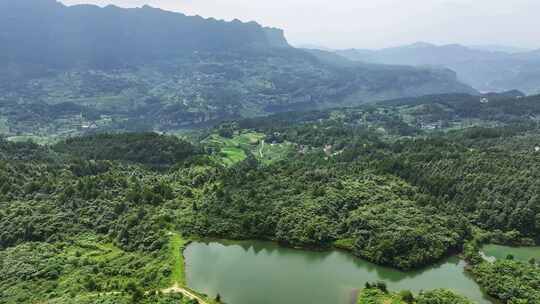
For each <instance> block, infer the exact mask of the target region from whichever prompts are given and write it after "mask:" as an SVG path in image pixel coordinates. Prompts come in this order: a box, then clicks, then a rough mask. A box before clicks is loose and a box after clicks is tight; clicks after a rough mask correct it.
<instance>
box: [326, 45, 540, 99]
mask: <svg viewBox="0 0 540 304" xmlns="http://www.w3.org/2000/svg"><path fill="white" fill-rule="evenodd" d="M336 53H337V54H340V55H342V56H344V57H346V58H349V59H351V60H357V61H362V62H367V63H379V64H403V65H412V66H424V65H430V66H444V67H447V68H450V69H452V70H454V71H456V72H457V74H458V78H459V79H460V80H461V81H463V82H465V83H467V84H469V85H471V86H473V87H474V88H476V89H478V90H480V91H505V90H511V89H519V90H521V91H523V92H525V93H527V94H538V93H540V56H539V53H538V51H522V52H518V53H505V52H501V51H488V50H481V49H475V48H470V47H466V46H462V45H459V44H449V45H434V44H430V43H415V44H412V45H407V46H401V47H395V48H386V49H381V50H362V49H349V50H340V51H336Z"/></svg>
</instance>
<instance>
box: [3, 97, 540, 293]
mask: <svg viewBox="0 0 540 304" xmlns="http://www.w3.org/2000/svg"><path fill="white" fill-rule="evenodd" d="M432 98H435V99H437V98H441V100H444V98H445V97H444V96H440V97H437V98H436V97H432ZM453 98H455V97H453ZM468 98H469V97H468ZM470 98H472V97H470ZM505 98H506V102H504V100H505V99H504V98H503V97H501V99H500V102H494V103H491V101H490V103H489V109H490V110H489V111H486V112H485V113H490V115H487V114H486V115H484V114H482V113H484V112H483V111H484V110H478V111H477V110H468V111H464V112H463V113H462V114H459V115H458V114H457V113H461V112H460V110H459V106H455V105H456V104H457V105H460V103H459V102H458V103H446V104H445V103H444V102H442V101H441V104H440V105H441V106H443V105H444V106H447V107H448V111H450V112H451V113H452V116H451V117H452V120H451V123H449V124H447V125H446V126H444V124H443V125H441V126H440V127H437V128H425V126H424V127H423V126H422V125H418V124H417V123H416V122H417V121H418V119H421V118H422V117H425V115H431V114H430V112H429V111H427V110H426V111H427V112H426V111H411V109H417V108H418V107H419V106H429V105H430V104H429V103H428V104H424V102H425V101H424V100H426V99H418V100H416V101H407V102H403V101H401V102H393V104H396V105H391V104H384V105H377V106H374V105H369V106H363V107H357V108H347V109H334V110H325V111H314V112H301V113H281V114H276V115H273V116H269V117H265V118H255V119H247V120H240V121H231V122H228V123H225V124H221V125H220V126H218V127H216V128H211V129H208V130H205V131H202V132H196V133H194V134H186V135H185V136H184V139H179V138H177V137H174V136H170V135H158V134H152V133H143V134H100V135H93V136H89V137H82V138H72V139H68V140H65V141H61V142H59V143H57V144H55V145H52V146H50V145H49V146H39V145H36V144H31V143H24V142H23V143H13V142H10V141H6V140H2V141H1V142H0V157H1V161H0V216H1V218H2V221H1V222H0V225H1V227H0V231H1V233H0V248H1V249H0V264H1V265H2V267H1V268H0V269H2V270H1V271H0V284H1V287H2V288H1V289H0V299H2V300H1V301H0V302H2V303H13V302H16V301H19V302H21V301H22V302H34V301H39V300H43V299H50V300H51V301H56V302H58V303H62V302H63V301H66V299H68V298H70V297H71V298H73V297H75V298H76V299H78V300H80V301H81V302H84V301H90V300H89V299H91V298H92V297H93V296H95V295H96V293H101V294H102V296H104V297H106V298H107V297H108V298H109V300H111V299H114V298H118V299H117V300H118V301H120V302H122V301H128V300H129V299H131V300H134V301H138V302H144V301H150V300H151V298H149V297H150V295H151V294H147V293H145V291H149V290H159V289H163V288H165V287H167V286H170V282H171V280H172V279H171V278H172V277H178V275H177V274H174V271H177V270H174V269H175V268H173V266H171V265H172V264H171V259H172V258H171V257H170V254H169V252H171V251H170V250H171V248H178V247H177V246H178V245H175V244H178V241H174V240H176V239H175V238H174V237H171V235H172V236H175V235H177V234H176V233H181V234H182V235H183V236H184V237H190V236H193V237H221V238H227V239H262V240H273V241H276V242H279V243H280V244H282V245H285V246H295V247H305V248H319V249H320V248H323V249H324V248H331V247H338V248H342V249H344V250H348V251H350V252H352V253H353V254H355V255H356V256H358V257H359V258H363V259H367V260H369V261H372V262H374V263H378V264H382V265H388V266H391V267H396V268H400V269H404V270H410V269H416V268H419V267H422V266H425V265H431V264H433V263H434V262H436V261H439V260H441V259H442V258H444V257H445V256H447V255H449V254H452V253H456V252H462V251H463V248H465V249H466V250H465V256H466V257H467V259H468V260H469V261H471V265H475V266H474V267H473V268H472V269H471V273H472V274H473V276H474V277H475V278H476V279H477V280H478V282H479V283H480V284H481V285H482V286H485V287H486V289H487V291H488V292H489V294H490V295H492V296H494V297H497V298H499V299H501V300H503V301H504V303H521V302H516V301H517V300H522V301H525V302H523V303H536V302H535V301H536V299H538V293H537V292H536V290H538V288H537V287H538V285H537V282H538V279H539V278H538V266H537V265H536V263H535V262H531V263H530V264H528V263H522V262H518V261H498V262H496V263H490V262H483V261H482V258H481V257H480V258H479V257H478V250H479V247H478V244H479V243H482V242H495V243H499V244H511V245H518V244H519V245H522V244H528V245H530V244H533V243H535V242H538V240H539V237H540V202H539V201H538V189H539V184H538V180H539V176H538V172H540V170H539V169H540V168H538V164H539V163H540V152H539V151H540V137H539V136H538V131H539V129H538V124H537V123H535V122H536V121H537V120H536V116H535V113H536V111H537V110H536V103H535V101H534V100H535V99H534V98H531V99H525V100H524V101H523V102H522V103H516V104H514V106H513V107H511V109H512V111H510V110H508V109H509V108H507V103H509V102H513V100H515V98H510V99H508V97H505ZM494 100H495V99H494ZM475 102H478V103H480V102H479V101H475ZM465 105H467V103H466V102H464V103H463V104H461V106H465ZM482 105H484V104H482ZM471 106H472V105H471ZM518 106H519V107H518ZM427 109H428V110H429V109H430V108H429V107H428V108H427ZM513 111H517V112H513ZM523 111H526V112H527V113H530V114H531V115H529V116H525V117H524V116H522V115H521V114H515V113H522V112H523ZM464 113H468V114H467V115H465V114H464ZM497 113H502V114H504V115H499V114H497ZM454 115H455V116H454ZM471 118H474V120H472V123H474V124H476V126H474V127H470V126H469V125H468V124H466V123H464V121H469V123H471V120H470V119H471ZM518 118H519V119H518ZM171 246H173V247H171ZM175 246H176V247H175ZM471 248H472V249H471ZM133 269H138V271H133ZM501 269H507V270H508V271H507V270H501ZM501 271H502V272H501ZM502 273H504V275H502ZM488 278H489V279H488ZM508 282H514V283H511V284H510V283H508ZM509 284H510V285H509ZM516 286H519V288H518V289H513V288H517V287H516ZM510 289H512V290H514V291H512V292H511V291H510ZM366 296H367V295H366ZM374 296H375V295H374ZM429 297H433V299H432V300H429V301H428V300H422V299H429ZM448 297H450V298H452V297H454V295H452V294H448V293H447V292H445V291H434V292H432V293H424V294H423V295H422V296H421V297H419V298H417V300H418V303H439V302H433V301H436V300H434V299H442V298H448ZM456 297H457V296H456ZM457 298H459V299H461V298H460V297H457ZM162 300H163V301H166V299H162ZM111 301H112V300H111ZM526 301H529V302H526ZM463 302H464V303H467V302H466V301H465V300H463Z"/></svg>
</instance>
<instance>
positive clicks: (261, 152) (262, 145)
mask: <svg viewBox="0 0 540 304" xmlns="http://www.w3.org/2000/svg"><path fill="white" fill-rule="evenodd" d="M263 150H264V139H263V140H262V141H261V149H260V150H259V154H260V155H261V158H263Z"/></svg>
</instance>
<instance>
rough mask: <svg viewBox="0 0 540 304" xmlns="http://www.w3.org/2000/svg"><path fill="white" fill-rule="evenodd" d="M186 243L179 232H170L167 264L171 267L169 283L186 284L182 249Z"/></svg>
mask: <svg viewBox="0 0 540 304" xmlns="http://www.w3.org/2000/svg"><path fill="white" fill-rule="evenodd" d="M188 243H189V242H188V241H187V240H185V239H183V238H182V236H181V235H180V234H178V233H173V234H171V237H170V240H169V264H170V265H171V267H172V269H171V270H172V272H171V277H170V285H176V284H178V285H179V286H185V285H186V276H185V267H184V255H183V251H184V248H185V246H186V245H187V244H188Z"/></svg>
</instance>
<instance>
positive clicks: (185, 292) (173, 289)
mask: <svg viewBox="0 0 540 304" xmlns="http://www.w3.org/2000/svg"><path fill="white" fill-rule="evenodd" d="M161 292H163V293H181V294H183V295H184V296H186V297H188V298H190V299H192V300H197V301H198V302H199V303H200V304H210V302H207V301H206V300H205V299H203V298H202V297H200V296H198V295H196V294H195V293H193V292H192V291H190V290H188V289H186V288H184V287H180V285H178V284H174V286H173V287H169V288H166V289H162V290H161Z"/></svg>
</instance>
